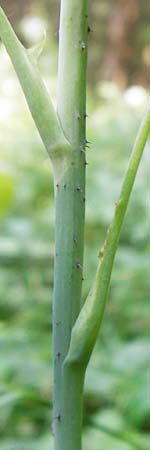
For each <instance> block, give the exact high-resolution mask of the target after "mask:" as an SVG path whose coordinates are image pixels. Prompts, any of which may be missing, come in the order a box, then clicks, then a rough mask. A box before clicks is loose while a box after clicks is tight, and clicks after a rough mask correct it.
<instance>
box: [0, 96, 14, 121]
mask: <svg viewBox="0 0 150 450" xmlns="http://www.w3.org/2000/svg"><path fill="white" fill-rule="evenodd" d="M14 110H15V107H14V103H13V102H10V100H8V99H6V98H1V99H0V120H2V121H5V120H7V119H9V118H10V117H11V116H12V114H13V113H14Z"/></svg>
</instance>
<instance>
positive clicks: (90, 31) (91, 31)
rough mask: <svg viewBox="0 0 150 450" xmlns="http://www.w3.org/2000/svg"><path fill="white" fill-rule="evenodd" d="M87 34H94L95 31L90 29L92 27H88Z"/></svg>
mask: <svg viewBox="0 0 150 450" xmlns="http://www.w3.org/2000/svg"><path fill="white" fill-rule="evenodd" d="M87 32H88V33H89V34H90V33H93V30H92V28H91V27H90V25H88V29H87Z"/></svg>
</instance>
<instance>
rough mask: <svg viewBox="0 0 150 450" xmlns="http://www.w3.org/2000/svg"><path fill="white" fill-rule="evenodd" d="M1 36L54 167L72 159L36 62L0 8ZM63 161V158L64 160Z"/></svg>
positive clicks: (69, 148)
mask: <svg viewBox="0 0 150 450" xmlns="http://www.w3.org/2000/svg"><path fill="white" fill-rule="evenodd" d="M0 37H1V39H2V42H3V43H4V45H5V47H6V50H7V52H8V54H9V56H10V59H11V61H12V64H13V66H14V69H15V71H16V73H17V75H18V78H19V81H20V84H21V86H22V89H23V92H24V95H25V98H26V101H27V103H28V106H29V109H30V112H31V114H32V117H33V119H34V122H35V124H36V126H37V129H38V131H39V133H40V136H41V138H42V141H43V143H44V145H45V147H46V149H47V151H48V154H49V156H50V158H51V159H52V162H53V164H54V166H58V161H61V162H62V160H64V158H63V157H65V160H67V159H69V160H70V159H71V153H72V152H71V147H70V145H69V143H68V141H67V140H66V138H65V136H64V134H63V131H62V128H61V126H60V123H59V120H58V117H57V114H56V112H55V110H54V107H53V105H52V102H51V99H50V96H49V94H48V92H47V89H46V87H45V85H44V82H43V80H42V78H41V76H40V73H39V71H38V68H37V64H36V61H34V58H33V57H32V54H31V55H30V52H29V51H28V50H26V49H25V48H24V47H23V45H22V44H21V43H20V41H19V40H18V38H17V36H16V34H15V32H14V31H13V29H12V27H11V25H10V23H9V21H8V19H7V17H6V15H5V13H4V11H3V9H2V8H0ZM63 162H64V161H63Z"/></svg>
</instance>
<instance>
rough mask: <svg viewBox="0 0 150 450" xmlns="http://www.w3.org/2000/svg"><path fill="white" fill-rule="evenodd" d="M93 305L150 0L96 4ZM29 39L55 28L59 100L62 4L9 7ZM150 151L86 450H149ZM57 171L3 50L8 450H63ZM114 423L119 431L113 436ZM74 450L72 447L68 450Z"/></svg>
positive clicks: (144, 82)
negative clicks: (56, 337) (56, 315)
mask: <svg viewBox="0 0 150 450" xmlns="http://www.w3.org/2000/svg"><path fill="white" fill-rule="evenodd" d="M91 3H92V7H91V27H92V28H93V31H94V32H93V33H92V34H91V38H90V51H89V70H88V78H89V82H88V108H87V109H88V116H89V117H88V120H87V138H88V139H89V141H90V142H91V147H90V149H88V150H87V160H88V163H89V164H88V166H87V196H86V197H87V201H86V233H85V242H86V249H85V264H84V277H85V281H84V289H83V298H85V296H86V294H87V292H88V290H89V287H90V285H91V283H92V279H93V274H94V272H95V268H96V264H97V257H98V249H99V247H100V245H101V244H102V242H103V239H104V236H105V233H106V229H107V226H108V224H109V223H110V221H111V218H112V214H113V210H114V204H115V201H116V199H117V197H118V193H119V189H120V185H121V180H122V176H123V174H124V171H125V168H126V165H127V161H128V158H129V155H130V152H131V149H132V145H133V142H134V139H135V136H136V132H137V130H138V127H139V123H140V120H141V117H142V114H143V111H144V108H145V105H146V102H147V96H148V89H149V88H150V26H149V23H150V4H149V2H144V4H143V2H142V1H141V0H132V1H131V0H126V1H123V0H118V1H108V0H103V1H99V0H93V1H92V2H91ZM1 6H3V7H4V8H5V11H6V12H7V14H8V16H9V18H10V21H11V22H12V24H13V26H14V28H15V30H16V32H17V34H18V35H19V37H20V39H21V40H22V42H23V43H24V44H25V45H27V46H30V45H32V44H34V43H35V42H38V41H39V39H40V38H41V36H42V35H43V30H44V28H45V27H46V28H47V41H46V46H45V49H44V52H43V55H42V56H41V59H40V62H39V64H40V69H41V72H42V74H43V78H44V80H45V82H46V84H47V86H48V89H49V92H50V93H51V96H52V98H53V101H54V102H56V95H57V47H58V18H59V8H58V7H59V2H57V1H54V0H45V1H43V2H40V1H36V0H35V1H33V0H32V1H24V0H22V1H19V0H16V1H13V2H12V1H8V0H7V1H1ZM149 180H150V144H149V142H148V143H147V145H146V149H145V153H144V156H143V159H142V163H141V166H140V170H139V172H138V176H137V179H136V183H135V187H134V192H133V194H132V198H131V201H130V205H129V208H128V213H127V216H126V220H125V224H124V227H123V232H122V234H121V240H120V245H119V250H118V253H117V257H116V261H115V266H114V270H113V276H112V282H111V288H110V294H109V301H108V304H107V310H106V313H105V318H104V322H103V327H102V330H101V334H100V336H99V339H98V342H97V345H96V348H95V351H94V353H93V356H92V359H91V362H90V365H89V368H88V372H87V377H86V385H85V403H84V431H83V443H84V450H91V449H92V450H132V449H143V450H145V449H148V443H149V437H150V434H149V431H150V430H149V423H150V422H149V421H150V376H149V375H150V371H149V365H148V360H149V355H150V341H149V311H148V299H149V294H150V195H149V193H150V181H149ZM53 255H54V198H53V180H52V171H51V165H50V162H49V159H48V157H47V154H46V151H45V149H44V148H43V145H42V143H41V141H40V138H39V135H38V132H37V131H36V129H35V127H34V124H33V121H32V119H31V116H30V114H29V112H28V109H27V106H26V103H25V100H24V97H23V94H22V92H21V88H20V86H19V83H18V81H17V78H16V75H15V73H14V71H13V69H12V65H11V63H10V61H9V58H8V56H7V54H6V52H5V50H4V48H3V46H2V45H1V46H0V450H32V449H33V450H41V449H42V450H50V449H52V442H53V436H52V426H51V423H52V413H51V406H52V365H51V361H52V355H51V300H52V287H53ZM107 428H109V429H107ZM68 450H69V449H68Z"/></svg>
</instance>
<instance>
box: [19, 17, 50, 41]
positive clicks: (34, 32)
mask: <svg viewBox="0 0 150 450" xmlns="http://www.w3.org/2000/svg"><path fill="white" fill-rule="evenodd" d="M45 26H46V23H45V21H44V20H43V19H41V18H40V17H36V16H25V17H24V19H23V20H22V21H21V30H22V32H23V34H24V36H25V38H26V39H27V40H28V41H29V42H31V43H32V44H34V43H36V42H37V41H38V40H40V39H42V37H43V34H44V31H45Z"/></svg>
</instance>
